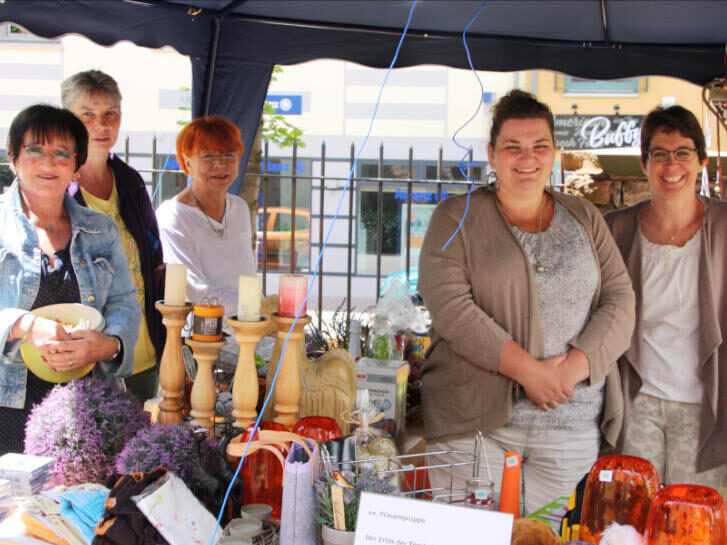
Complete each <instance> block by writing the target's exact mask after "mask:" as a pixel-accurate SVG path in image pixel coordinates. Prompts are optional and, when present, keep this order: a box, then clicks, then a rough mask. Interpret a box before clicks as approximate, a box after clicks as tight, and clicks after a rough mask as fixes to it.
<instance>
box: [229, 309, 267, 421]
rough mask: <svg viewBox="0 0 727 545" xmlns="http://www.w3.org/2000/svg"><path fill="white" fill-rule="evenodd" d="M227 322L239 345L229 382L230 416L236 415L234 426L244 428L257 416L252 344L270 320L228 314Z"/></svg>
mask: <svg viewBox="0 0 727 545" xmlns="http://www.w3.org/2000/svg"><path fill="white" fill-rule="evenodd" d="M227 323H228V324H230V327H232V329H234V330H235V340H236V341H237V344H238V345H239V346H240V353H239V355H238V356H237V367H236V368H235V378H234V381H233V384H232V406H233V407H234V409H233V411H232V416H234V417H235V422H234V423H233V426H235V427H236V428H242V429H245V428H247V426H248V425H250V424H251V423H252V422H253V421H254V420H255V419H256V418H257V411H256V410H255V408H256V407H257V401H258V392H259V389H258V380H257V366H256V365H255V346H256V345H257V343H258V342H259V341H260V339H261V338H262V337H263V336H264V335H265V331H266V330H268V328H269V327H270V320H267V319H265V318H261V319H260V320H258V321H257V322H243V321H240V320H235V319H234V318H227Z"/></svg>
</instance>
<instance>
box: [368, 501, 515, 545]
mask: <svg viewBox="0 0 727 545" xmlns="http://www.w3.org/2000/svg"><path fill="white" fill-rule="evenodd" d="M512 520H513V518H512V515H511V514H509V513H499V512H497V511H484V510H482V509H472V508H468V507H463V506H461V505H449V504H446V503H434V502H430V501H423V500H413V499H409V498H401V497H396V496H383V495H380V494H372V493H370V492H363V493H362V494H361V503H360V505H359V510H358V522H357V523H356V542H355V545H373V544H378V545H381V544H385V545H452V544H453V543H456V544H457V545H482V543H483V540H482V536H483V535H486V536H487V539H486V542H487V544H488V545H510V537H511V534H512Z"/></svg>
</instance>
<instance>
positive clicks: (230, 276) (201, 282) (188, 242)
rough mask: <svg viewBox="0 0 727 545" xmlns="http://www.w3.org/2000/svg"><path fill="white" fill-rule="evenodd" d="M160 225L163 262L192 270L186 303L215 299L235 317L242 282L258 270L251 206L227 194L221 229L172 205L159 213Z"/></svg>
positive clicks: (167, 204) (172, 202) (198, 213)
mask: <svg viewBox="0 0 727 545" xmlns="http://www.w3.org/2000/svg"><path fill="white" fill-rule="evenodd" d="M157 221H158V222H159V234H160V235H161V240H162V247H163V249H164V261H165V262H167V263H184V264H185V265H187V299H189V300H190V301H192V302H193V303H201V302H202V299H203V298H205V297H207V298H215V299H216V300H217V302H218V304H221V305H223V306H224V307H225V316H235V315H236V314H237V288H238V278H239V277H240V275H241V274H255V269H256V263H255V258H254V257H253V253H252V244H251V240H252V239H251V226H250V212H249V210H248V208H247V203H246V202H245V201H243V200H242V199H241V198H239V197H237V196H234V195H229V194H228V195H227V200H226V203H225V218H224V221H223V223H219V222H217V221H215V220H213V219H211V218H209V217H207V216H206V215H205V214H204V212H202V211H201V210H200V209H199V208H196V207H194V206H188V205H186V204H182V203H180V202H177V200H176V199H169V200H167V201H165V202H164V203H163V204H162V205H161V206H160V207H159V209H158V210H157ZM223 229H224V231H223ZM215 230H218V231H221V232H222V236H220V235H219V234H218V233H217V232H215ZM225 331H228V329H227V328H225Z"/></svg>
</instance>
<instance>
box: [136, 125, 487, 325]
mask: <svg viewBox="0 0 727 545" xmlns="http://www.w3.org/2000/svg"><path fill="white" fill-rule="evenodd" d="M129 148H130V143H129V139H128V137H127V138H126V140H125V143H124V152H123V157H124V160H125V161H126V162H127V163H129V162H131V163H134V162H135V161H134V159H136V158H137V157H139V156H138V155H137V154H134V155H133V156H132V155H131V154H130V151H129ZM355 151H356V150H355V147H354V144H351V146H350V156H349V159H348V170H349V171H350V169H351V168H352V167H353V163H354V158H355ZM442 154H443V152H442V149H441V148H440V149H439V153H438V155H437V157H436V159H435V160H431V161H420V163H422V164H428V165H429V166H432V163H434V164H436V178H435V179H424V178H417V177H415V161H414V149H413V147H410V148H409V153H408V159H407V160H406V163H407V167H406V177H403V178H398V177H389V178H386V177H384V176H383V173H384V170H385V166H386V160H385V155H384V146H383V144H381V145H380V147H379V153H378V161H377V165H376V173H377V176H375V177H364V176H354V177H352V178H351V179H350V182H349V185H348V188H347V191H348V196H349V201H348V210H347V211H344V210H341V214H342V216H341V217H339V218H337V222H345V223H346V225H345V226H338V227H337V228H336V232H337V233H338V235H339V238H341V236H342V234H345V238H346V240H347V248H346V267H345V271H344V272H340V271H327V270H325V269H324V267H323V262H322V260H321V264H320V267H319V270H318V279H317V298H316V299H317V315H318V317H319V325H320V317H321V316H322V314H323V311H324V310H332V309H328V308H326V309H324V308H323V301H324V292H325V286H324V284H325V283H326V279H330V278H331V277H334V276H339V277H340V276H343V275H345V277H346V290H345V294H337V295H343V297H345V300H346V307H345V308H346V319H347V321H348V320H350V315H351V310H352V303H351V302H352V292H355V293H356V295H357V296H358V297H359V298H361V297H364V298H366V299H370V300H372V301H374V302H375V301H376V300H378V298H379V293H380V291H381V285H382V280H383V276H384V273H383V271H382V255H383V242H384V241H383V239H384V229H383V220H384V210H383V209H384V194H385V192H386V189H387V188H391V187H392V186H397V187H401V186H402V185H403V184H405V185H406V201H405V203H403V204H402V207H406V211H407V212H406V217H407V218H408V219H409V221H407V222H406V225H405V235H404V236H403V237H402V240H401V255H403V256H404V264H405V266H404V270H405V271H406V273H405V274H406V277H407V280H408V279H409V273H410V270H411V269H412V247H411V243H412V232H411V227H412V225H411V217H412V202H413V194H414V191H413V190H414V187H415V186H419V187H421V186H426V187H427V188H429V187H431V188H432V190H431V193H432V194H435V193H436V201H435V202H433V203H432V204H435V203H436V202H439V201H440V200H441V199H442V194H443V190H444V189H445V188H452V189H455V188H456V189H457V190H461V191H465V190H466V188H467V183H466V182H463V181H462V180H454V179H442V176H443V174H444V168H445V167H444V161H443V158H442ZM168 155H169V154H163V157H168ZM145 157H147V158H149V157H150V158H151V164H152V165H158V164H160V162H161V160H163V157H162V156H161V155H160V154H159V153H158V151H157V141H156V138H154V139H153V140H152V145H151V154H150V156H149V155H146V156H145ZM272 159H273V160H282V161H285V160H286V159H285V158H282V159H281V157H280V156H277V157H275V158H272ZM306 159H310V160H312V161H315V162H317V164H318V166H319V171H320V173H319V174H318V175H315V176H313V175H300V174H297V173H296V172H295V171H296V168H292V169H291V170H292V173H290V174H287V173H286V174H281V173H273V172H267V171H265V169H263V171H262V172H246V173H245V178H254V177H257V178H259V179H260V181H261V187H260V189H261V193H262V202H261V203H260V204H259V208H262V212H263V218H267V217H268V209H269V207H271V206H276V203H271V202H269V200H270V199H269V195H270V188H271V187H273V186H274V184H278V185H280V184H282V182H283V181H289V182H290V184H291V195H290V197H291V199H290V203H291V205H290V213H291V216H290V217H291V222H290V239H289V245H290V246H289V253H288V255H289V256H290V263H289V267H288V270H289V272H304V273H308V272H312V269H313V267H314V266H315V262H316V261H315V259H316V258H317V256H316V258H314V256H313V252H312V250H313V248H314V247H315V248H317V249H318V253H320V250H321V247H322V245H323V241H324V237H325V236H326V234H327V233H326V232H324V223H325V222H326V220H328V219H332V218H331V217H330V215H326V214H325V213H324V211H325V206H326V203H328V202H330V199H331V198H332V197H336V198H340V195H335V194H334V192H333V191H330V192H329V191H328V189H332V190H340V187H339V186H340V184H341V182H345V181H346V180H348V177H342V176H329V175H327V174H326V167H327V165H330V163H332V162H335V163H337V164H341V160H340V159H339V160H331V159H330V158H327V156H326V145H325V142H324V143H322V145H321V150H320V155H319V156H317V157H312V156H310V155H308V156H307V157H306ZM393 159H395V160H396V161H397V164H401V163H403V162H404V161H401V160H399V159H398V158H391V159H390V160H393ZM471 159H472V154H471V152H470V157H469V160H470V164H471ZM270 160H271V157H270V153H269V148H268V146H267V145H265V146H264V150H263V162H262V165H269V164H270ZM290 160H291V163H292V165H297V161H298V149H297V146H295V145H294V146H293V148H292V150H291V156H290ZM368 164H371V163H370V162H369V163H368ZM132 166H134V165H133V164H132ZM134 168H136V170H138V171H139V172H140V173H142V175H146V176H148V182H147V183H150V186H151V187H150V189H151V195H152V202H153V204H154V206H155V208H156V207H158V206H159V205H160V204H161V199H160V196H161V180H162V176H163V175H164V174H166V173H172V174H183V173H182V172H181V171H179V170H170V169H164V168H156V167H153V168H138V167H136V166H135V167H134ZM484 171H485V169H484V168H482V170H481V172H482V173H483V174H484ZM468 172H469V175H470V176H471V173H472V167H469V168H468ZM314 182H315V183H317V184H318V187H317V188H314V186H313V184H314ZM300 183H306V184H308V183H310V191H311V200H310V202H311V204H312V203H313V200H314V198H316V197H317V202H318V214H312V213H311V220H318V233H317V241H314V240H313V237H312V235H313V233H312V230H311V237H310V238H311V240H310V245H309V248H310V257H311V261H310V263H311V265H310V269H309V270H307V269H306V268H305V267H298V266H297V264H296V259H295V255H296V248H295V230H296V220H295V218H296V204H297V198H296V197H297V193H298V191H299V188H298V185H299V184H300ZM475 183H476V184H478V185H479V184H482V183H484V182H483V181H482V180H478V181H476V182H475ZM362 187H367V188H372V189H375V191H376V227H375V230H374V232H375V237H376V241H375V248H376V272H375V293H372V294H362V293H361V292H360V290H359V289H358V288H357V286H356V285H355V282H356V279H361V278H367V279H370V278H371V277H372V276H373V275H371V274H366V273H364V274H361V273H357V272H356V271H354V252H355V251H356V245H357V241H356V240H355V233H354V230H355V229H356V228H357V226H358V224H357V222H358V221H360V217H359V215H358V210H359V209H357V208H356V206H355V204H356V203H355V201H356V196H357V195H359V197H360V190H361V188H362ZM357 190H358V191H359V192H358V193H357ZM316 191H317V192H318V193H317V195H316V194H315V193H316ZM445 196H446V194H445ZM311 209H312V207H311ZM311 212H312V210H311ZM343 214H347V215H343ZM399 220H400V221H401V218H399ZM312 224H313V221H311V222H310V223H309V226H312ZM262 227H263V228H262V232H261V234H260V235H259V236H260V242H259V244H260V245H261V248H260V249H259V251H261V253H262V256H263V258H262V260H261V271H260V272H261V274H262V278H263V293H267V287H268V276H269V274H273V273H277V272H282V271H281V270H280V269H277V270H275V271H272V270H271V268H270V267H269V264H268V258H267V257H268V246H269V243H270V240H269V233H268V228H267V227H268V226H267V222H266V221H263V222H262ZM309 228H310V227H309ZM340 247H341V244H339V245H338V248H340Z"/></svg>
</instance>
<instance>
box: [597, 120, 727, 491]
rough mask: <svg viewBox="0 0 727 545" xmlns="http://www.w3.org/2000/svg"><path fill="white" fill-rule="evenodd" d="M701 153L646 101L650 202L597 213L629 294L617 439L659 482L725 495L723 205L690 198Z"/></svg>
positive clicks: (700, 141)
mask: <svg viewBox="0 0 727 545" xmlns="http://www.w3.org/2000/svg"><path fill="white" fill-rule="evenodd" d="M706 164H707V151H706V147H705V142H704V136H703V134H702V128H701V127H700V126H699V121H697V118H696V117H695V116H694V115H693V114H692V113H691V112H690V111H688V110H686V109H685V108H682V107H681V106H672V107H670V108H666V109H665V108H656V109H655V110H653V111H652V112H650V113H649V115H647V116H646V118H645V119H644V122H643V125H642V129H641V166H642V168H643V169H644V172H645V173H646V175H647V177H648V179H649V185H650V187H651V200H650V201H646V202H642V203H639V204H637V205H635V206H632V207H630V208H626V209H624V210H619V211H617V212H613V213H611V214H608V216H606V222H607V223H608V225H609V227H610V228H611V231H612V233H613V235H614V238H615V239H616V243H617V244H618V246H619V249H620V250H621V253H622V254H623V257H624V260H625V262H626V267H627V268H628V271H629V273H630V275H631V278H632V280H633V283H634V291H635V292H636V309H637V312H636V328H635V330H634V335H633V338H632V341H631V347H630V348H629V349H628V350H627V351H626V353H625V354H624V355H623V357H622V358H621V359H620V361H619V368H620V370H621V379H622V382H623V393H624V405H625V408H626V410H625V418H624V427H623V429H622V433H621V436H620V441H619V446H620V449H621V450H622V451H623V452H624V453H625V454H632V455H635V456H641V457H643V458H647V459H648V460H650V461H651V462H652V463H653V464H654V466H655V467H656V469H657V471H658V473H659V476H660V477H661V479H662V481H663V482H665V483H666V484H672V483H683V482H687V483H696V484H703V485H707V486H712V487H714V488H718V489H720V491H721V492H722V494H727V364H725V361H727V343H725V342H723V338H724V333H723V331H724V330H723V329H722V327H723V326H724V325H725V323H726V320H727V295H726V294H725V288H724V278H725V274H727V238H726V237H727V204H726V203H725V202H723V201H717V200H713V199H703V198H700V197H698V196H697V195H696V192H695V189H696V188H695V186H696V183H697V177H698V176H699V173H700V172H701V170H702V168H703V167H704V166H705V165H706Z"/></svg>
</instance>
